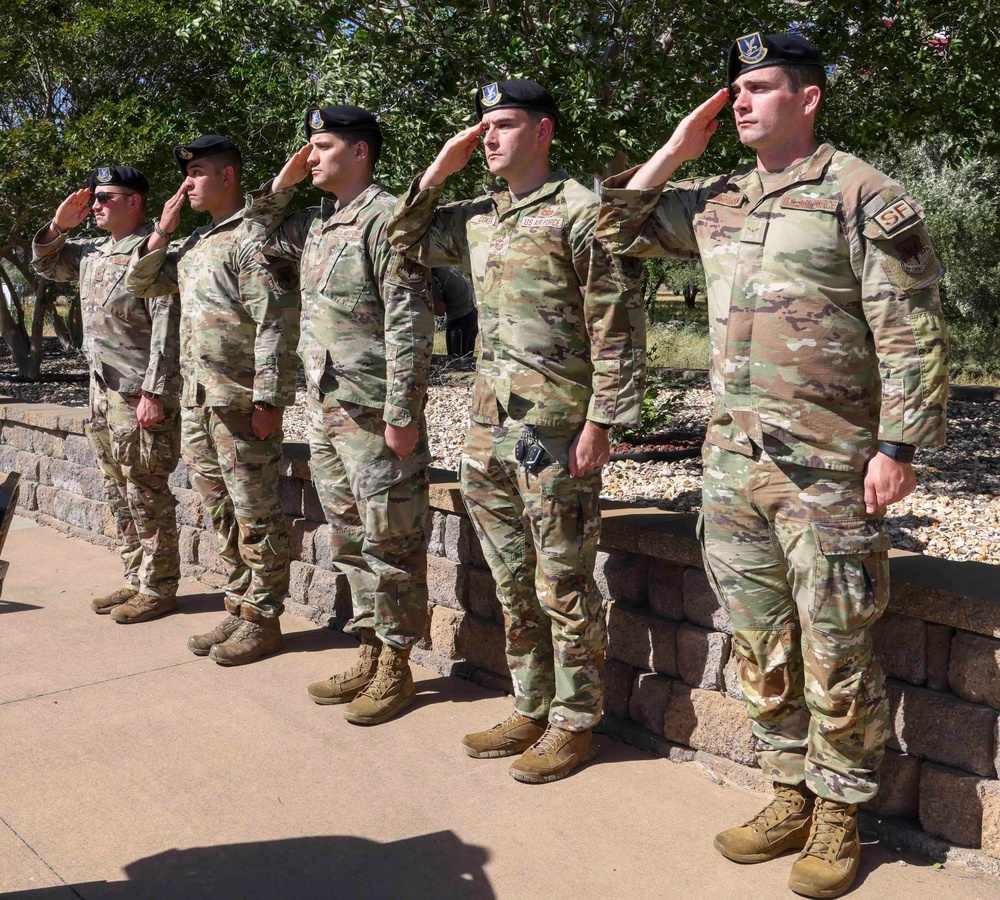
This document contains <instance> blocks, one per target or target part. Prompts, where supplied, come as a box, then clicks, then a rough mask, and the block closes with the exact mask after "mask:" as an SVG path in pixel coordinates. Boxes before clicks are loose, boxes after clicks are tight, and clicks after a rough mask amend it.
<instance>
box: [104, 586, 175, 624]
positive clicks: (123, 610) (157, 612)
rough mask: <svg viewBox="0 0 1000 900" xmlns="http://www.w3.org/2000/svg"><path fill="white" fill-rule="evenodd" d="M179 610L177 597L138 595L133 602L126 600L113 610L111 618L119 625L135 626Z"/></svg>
mask: <svg viewBox="0 0 1000 900" xmlns="http://www.w3.org/2000/svg"><path fill="white" fill-rule="evenodd" d="M175 609H177V598H176V597H165V598H159V597H150V596H149V594H143V593H141V592H140V593H138V594H136V595H135V596H134V597H133V598H132V599H131V600H126V601H125V602H124V603H122V604H121V605H119V606H116V607H115V608H114V609H113V610H111V618H112V619H114V620H115V621H116V622H117V623H118V624H119V625H134V624H135V623H136V622H148V621H149V620H150V619H156V618H158V617H160V616H165V615H166V614H167V613H172V612H173V611H174V610H175Z"/></svg>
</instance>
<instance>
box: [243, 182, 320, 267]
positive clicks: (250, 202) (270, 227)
mask: <svg viewBox="0 0 1000 900" xmlns="http://www.w3.org/2000/svg"><path fill="white" fill-rule="evenodd" d="M272 183H273V182H271V181H269V182H267V183H266V184H265V185H264V186H263V187H261V188H260V190H257V191H254V192H253V193H251V194H248V195H247V202H246V207H245V208H244V212H243V221H244V222H245V223H246V224H245V227H246V230H247V234H248V235H249V237H250V240H252V241H254V242H255V243H259V244H260V245H261V249H262V251H263V253H264V255H265V256H268V257H271V258H275V259H290V260H292V261H293V262H298V261H299V260H300V259H301V258H302V248H303V247H304V246H305V243H306V237H307V236H308V234H309V225H310V223H311V221H312V218H313V211H312V210H300V211H299V212H296V213H292V214H291V215H288V214H287V210H288V204H289V203H290V202H291V199H292V195H293V194H294V193H295V189H294V188H292V187H290V188H286V189H285V190H283V191H277V192H275V193H272V192H271V184H272Z"/></svg>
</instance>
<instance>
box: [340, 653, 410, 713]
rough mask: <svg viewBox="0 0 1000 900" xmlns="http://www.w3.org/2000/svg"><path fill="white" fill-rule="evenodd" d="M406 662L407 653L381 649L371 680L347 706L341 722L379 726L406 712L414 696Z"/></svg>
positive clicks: (407, 661) (408, 664) (408, 657)
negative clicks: (345, 720) (376, 667)
mask: <svg viewBox="0 0 1000 900" xmlns="http://www.w3.org/2000/svg"><path fill="white" fill-rule="evenodd" d="M409 660H410V651H409V649H406V650H399V649H397V648H396V647H390V646H389V645H388V644H386V645H385V646H383V647H382V652H381V653H380V654H379V658H378V669H377V670H376V672H375V677H374V679H372V682H371V684H369V685H368V687H366V688H365V689H364V690H363V691H361V692H360V693H359V694H358V695H357V696H356V697H355V698H354V699H353V700H352V701H351V702H350V703H349V704H348V705H347V708H346V709H345V710H344V718H345V719H347V721H348V722H353V723H354V724H355V725H378V724H379V723H380V722H385V721H387V720H389V719H391V718H392V717H393V716H395V715H397V714H398V713H401V712H402V711H403V710H404V709H406V707H408V706H409V705H410V704H411V703H412V702H413V701H414V699H415V698H416V696H417V689H416V688H415V687H414V685H413V673H412V672H411V671H410V663H409Z"/></svg>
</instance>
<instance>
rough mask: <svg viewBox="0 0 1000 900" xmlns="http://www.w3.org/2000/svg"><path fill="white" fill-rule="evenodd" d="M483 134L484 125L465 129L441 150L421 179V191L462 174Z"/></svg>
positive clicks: (479, 123) (480, 123) (446, 142)
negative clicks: (449, 177)
mask: <svg viewBox="0 0 1000 900" xmlns="http://www.w3.org/2000/svg"><path fill="white" fill-rule="evenodd" d="M482 133H483V123H482V122H478V123H476V124H475V125H472V126H470V127H469V128H463V129H462V130H461V131H460V132H459V133H458V134H456V135H455V136H454V137H453V138H451V139H450V140H448V141H445V145H444V146H443V147H442V148H441V152H440V153H438V155H437V159H435V160H434V162H432V163H431V164H430V167H429V168H428V169H427V171H426V172H424V175H423V177H422V178H421V179H420V189H421V190H426V189H427V188H429V187H433V186H434V185H437V184H443V183H444V181H445V179H446V178H448V176H449V175H454V174H455V173H456V172H460V171H461V170H462V169H464V168H465V166H466V165H467V164H468V162H469V160H470V159H472V154H473V153H475V152H476V147H478V146H479V135H481V134H482Z"/></svg>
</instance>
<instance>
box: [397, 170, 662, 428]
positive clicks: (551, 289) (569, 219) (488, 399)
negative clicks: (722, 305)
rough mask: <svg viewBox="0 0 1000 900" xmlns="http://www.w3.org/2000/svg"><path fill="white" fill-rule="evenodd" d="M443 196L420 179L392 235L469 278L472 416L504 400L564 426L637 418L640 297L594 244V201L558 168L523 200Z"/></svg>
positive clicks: (493, 410) (641, 368) (527, 415)
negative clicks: (474, 358) (474, 325)
mask: <svg viewBox="0 0 1000 900" xmlns="http://www.w3.org/2000/svg"><path fill="white" fill-rule="evenodd" d="M441 192H442V187H441V186H436V187H432V188H430V189H428V190H426V191H421V190H420V189H419V180H418V181H416V182H414V184H413V186H412V187H411V189H410V192H409V193H408V194H407V195H406V196H405V197H402V198H400V201H399V203H398V204H397V205H396V211H395V213H394V214H393V216H392V218H391V219H390V220H389V240H390V241H391V242H392V244H393V246H395V247H397V248H398V249H400V250H402V251H404V252H405V253H407V254H408V255H411V256H412V257H413V258H414V259H416V260H417V261H418V262H420V263H422V264H423V265H425V266H448V265H460V266H462V267H463V268H464V269H465V270H466V271H467V272H469V273H470V274H471V276H472V287H473V290H474V292H475V296H476V304H477V306H478V307H479V328H480V339H481V349H480V354H479V361H478V371H477V377H476V383H475V387H474V389H473V395H472V418H473V420H474V421H476V422H480V423H482V424H499V423H500V421H501V418H500V408H501V407H502V408H503V410H505V411H506V413H507V414H508V415H510V417H511V418H513V419H515V420H518V421H521V422H525V423H527V424H533V425H543V426H553V427H557V428H579V427H580V426H581V425H582V424H583V422H584V421H585V420H586V419H590V420H591V421H594V422H598V423H601V424H605V425H629V424H634V423H635V422H637V421H638V419H639V410H640V405H641V402H642V393H643V386H644V381H645V372H646V331H645V319H644V317H643V310H642V297H641V294H640V291H639V282H638V279H637V278H636V277H635V276H636V275H637V272H636V271H635V267H634V266H629V267H626V266H624V265H623V264H622V262H621V261H620V260H617V259H611V258H609V257H608V255H607V254H606V253H605V252H604V251H603V250H602V248H601V247H600V245H598V244H597V242H596V241H595V239H594V225H595V223H596V221H597V212H598V208H599V203H598V200H597V197H596V196H595V195H594V194H593V193H592V192H591V191H588V190H587V189H586V188H585V187H583V186H582V185H580V184H579V183H577V182H576V181H574V180H572V179H571V178H568V177H567V176H566V174H565V173H562V172H560V173H556V174H554V175H552V176H551V177H550V179H549V180H548V181H547V182H546V183H545V184H543V185H542V186H541V187H540V188H539V189H538V190H537V191H535V192H534V193H533V194H530V195H529V196H527V197H523V198H521V199H515V198H514V197H512V196H511V195H510V193H509V192H508V191H506V190H503V191H497V192H495V193H489V194H486V195H485V196H482V197H478V198H476V199H475V200H464V201H460V202H458V203H451V204H448V205H446V206H441V207H438V199H439V198H440V196H441ZM626 268H629V269H630V271H629V272H626V271H625V270H626Z"/></svg>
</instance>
